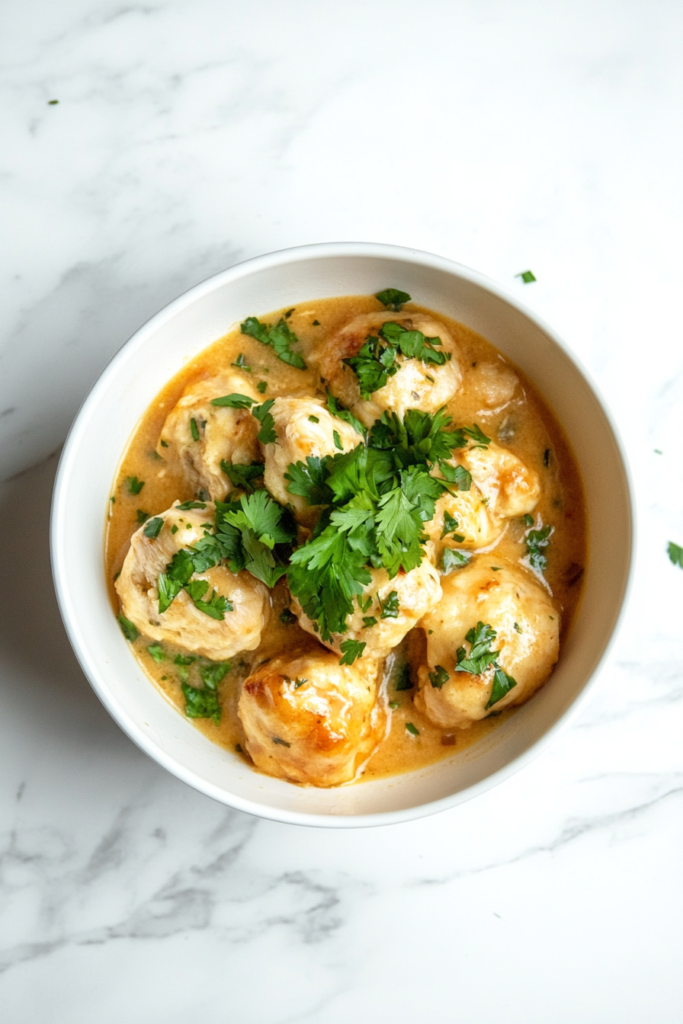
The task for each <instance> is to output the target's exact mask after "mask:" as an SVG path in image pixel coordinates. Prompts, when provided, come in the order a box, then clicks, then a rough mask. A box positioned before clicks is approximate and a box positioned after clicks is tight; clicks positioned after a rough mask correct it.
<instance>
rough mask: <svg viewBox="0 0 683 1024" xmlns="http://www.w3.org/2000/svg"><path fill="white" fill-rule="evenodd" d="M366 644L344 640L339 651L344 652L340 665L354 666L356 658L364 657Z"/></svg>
mask: <svg viewBox="0 0 683 1024" xmlns="http://www.w3.org/2000/svg"><path fill="white" fill-rule="evenodd" d="M365 647H366V644H365V643H364V642H361V641H359V640H344V641H343V642H342V643H341V644H340V645H339V649H340V651H341V652H342V656H341V658H340V659H339V664H340V665H353V663H354V661H355V660H356V658H362V657H363V651H364V650H365Z"/></svg>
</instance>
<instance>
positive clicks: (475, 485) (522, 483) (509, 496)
mask: <svg viewBox="0 0 683 1024" xmlns="http://www.w3.org/2000/svg"><path fill="white" fill-rule="evenodd" d="M448 461H449V463H450V465H452V466H458V465H460V466H463V467H464V468H465V469H466V470H468V472H469V473H470V474H471V476H472V485H471V487H470V489H469V490H468V491H455V492H451V493H448V494H443V495H442V496H441V497H440V498H439V499H438V501H437V503H436V508H435V510H434V517H433V519H431V520H430V522H428V523H426V524H425V532H426V533H427V534H428V536H429V537H430V539H431V540H432V541H433V542H434V546H435V552H436V556H437V558H440V557H441V555H442V554H443V549H444V548H484V547H489V545H491V544H493V542H494V541H495V540H496V539H497V538H498V537H499V536H500V535H501V533H502V532H503V530H504V529H505V520H506V519H511V518H513V517H514V516H522V515H524V514H525V513H526V512H531V511H532V509H534V508H535V506H536V504H537V503H538V500H539V498H540V496H541V485H540V482H539V479H538V475H537V474H536V473H535V472H534V470H532V469H529V468H528V466H525V464H524V463H523V462H522V461H521V459H518V458H517V456H516V455H513V454H512V452H511V451H508V449H507V448H501V446H500V445H497V444H495V443H494V442H493V441H491V442H490V443H489V444H488V446H487V447H486V448H480V447H476V446H474V445H470V446H469V447H468V448H462V449H460V450H457V449H456V451H455V452H454V453H453V456H452V458H450V459H449V460H448ZM446 513H448V515H449V516H451V517H452V518H453V519H455V520H457V524H458V525H457V528H455V529H454V530H453V531H452V532H451V533H450V534H448V535H447V536H446V537H442V536H441V535H442V533H443V530H444V519H445V515H446ZM456 536H458V537H462V540H456V539H455V537H456Z"/></svg>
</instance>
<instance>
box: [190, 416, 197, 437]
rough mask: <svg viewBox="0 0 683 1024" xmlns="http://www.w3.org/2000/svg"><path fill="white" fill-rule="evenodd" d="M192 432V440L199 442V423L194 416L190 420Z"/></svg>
mask: <svg viewBox="0 0 683 1024" xmlns="http://www.w3.org/2000/svg"><path fill="white" fill-rule="evenodd" d="M190 431H191V433H192V440H193V441H198V440H199V427H198V426H197V421H196V419H195V418H194V416H193V417H192V418H191V419H190Z"/></svg>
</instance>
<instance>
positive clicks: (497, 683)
mask: <svg viewBox="0 0 683 1024" xmlns="http://www.w3.org/2000/svg"><path fill="white" fill-rule="evenodd" d="M516 685H517V680H516V679H513V678H512V676H509V675H508V674H507V672H504V671H503V669H502V668H497V669H496V671H495V672H494V674H493V688H492V690H491V696H490V697H489V700H488V704H487V705H486V707H487V708H490V707H492V706H493V705H494V704H497V703H498V701H499V700H502V699H503V697H504V696H505V695H506V694H507V693H509V692H510V690H511V689H512V688H513V686H516Z"/></svg>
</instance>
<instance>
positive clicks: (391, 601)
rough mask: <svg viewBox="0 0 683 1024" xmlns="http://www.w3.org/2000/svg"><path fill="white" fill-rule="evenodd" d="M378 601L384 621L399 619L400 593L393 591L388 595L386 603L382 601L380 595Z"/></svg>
mask: <svg viewBox="0 0 683 1024" xmlns="http://www.w3.org/2000/svg"><path fill="white" fill-rule="evenodd" d="M377 601H378V603H379V606H380V608H381V609H382V614H381V618H383V619H397V618H398V611H399V604H398V591H396V590H392V591H391V593H390V594H387V596H386V597H385V599H384V601H382V599H381V597H380V596H379V594H378V595H377Z"/></svg>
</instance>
